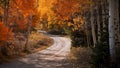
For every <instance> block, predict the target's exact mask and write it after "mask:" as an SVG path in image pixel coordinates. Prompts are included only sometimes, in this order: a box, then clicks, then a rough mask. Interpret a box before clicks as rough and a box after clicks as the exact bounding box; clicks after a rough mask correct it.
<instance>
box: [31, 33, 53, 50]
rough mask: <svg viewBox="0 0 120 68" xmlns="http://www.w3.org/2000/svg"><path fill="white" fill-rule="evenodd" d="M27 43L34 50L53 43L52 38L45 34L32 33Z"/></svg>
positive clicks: (44, 47)
mask: <svg viewBox="0 0 120 68" xmlns="http://www.w3.org/2000/svg"><path fill="white" fill-rule="evenodd" d="M29 44H30V47H31V48H33V49H32V51H33V52H36V51H40V50H43V49H46V48H47V47H49V46H51V45H52V44H53V39H51V38H49V37H48V36H45V35H44V34H40V33H33V34H31V35H30V41H29Z"/></svg>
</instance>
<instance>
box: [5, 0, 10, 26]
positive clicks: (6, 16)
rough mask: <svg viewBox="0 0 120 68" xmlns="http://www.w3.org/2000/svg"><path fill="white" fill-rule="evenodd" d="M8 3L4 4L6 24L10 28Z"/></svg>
mask: <svg viewBox="0 0 120 68" xmlns="http://www.w3.org/2000/svg"><path fill="white" fill-rule="evenodd" d="M8 3H9V2H7V1H5V3H4V23H5V25H6V26H8V7H9V6H8Z"/></svg>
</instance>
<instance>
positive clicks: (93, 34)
mask: <svg viewBox="0 0 120 68" xmlns="http://www.w3.org/2000/svg"><path fill="white" fill-rule="evenodd" d="M93 13H94V11H93V8H91V29H92V38H93V44H94V47H95V44H96V33H95V26H94V15H93Z"/></svg>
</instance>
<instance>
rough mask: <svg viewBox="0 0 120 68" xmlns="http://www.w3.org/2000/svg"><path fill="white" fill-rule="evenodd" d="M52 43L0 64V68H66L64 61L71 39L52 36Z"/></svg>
mask: <svg viewBox="0 0 120 68" xmlns="http://www.w3.org/2000/svg"><path fill="white" fill-rule="evenodd" d="M51 38H53V40H54V44H53V45H52V46H51V47H48V48H47V49H45V50H42V51H39V52H37V53H34V54H30V55H28V56H26V57H24V58H20V59H18V60H15V61H13V62H11V63H6V64H2V65H0V68H67V67H65V66H64V65H65V64H66V65H67V63H65V62H64V60H65V59H66V57H67V55H68V54H69V52H70V46H71V40H70V39H69V38H65V37H57V36H52V37H51Z"/></svg>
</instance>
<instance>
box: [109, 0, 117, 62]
mask: <svg viewBox="0 0 120 68" xmlns="http://www.w3.org/2000/svg"><path fill="white" fill-rule="evenodd" d="M115 1H116V0H109V16H110V18H109V25H108V26H109V27H108V28H109V50H110V57H111V61H112V62H115V33H114V31H115V30H114V19H115V9H116V8H115Z"/></svg>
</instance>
